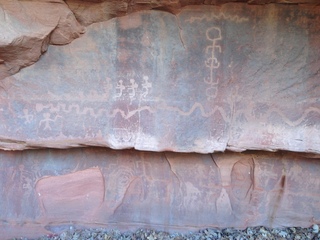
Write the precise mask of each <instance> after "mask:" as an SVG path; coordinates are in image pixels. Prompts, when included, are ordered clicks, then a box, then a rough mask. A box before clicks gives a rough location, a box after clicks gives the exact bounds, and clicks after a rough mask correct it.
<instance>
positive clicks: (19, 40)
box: [0, 0, 84, 80]
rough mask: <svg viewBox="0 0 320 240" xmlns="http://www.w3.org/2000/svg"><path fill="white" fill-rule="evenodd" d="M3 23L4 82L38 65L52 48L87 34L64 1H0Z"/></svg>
mask: <svg viewBox="0 0 320 240" xmlns="http://www.w3.org/2000/svg"><path fill="white" fill-rule="evenodd" d="M0 19H1V20H0V80H1V79H3V78H5V77H7V76H10V75H12V74H14V73H16V72H18V71H19V70H20V68H22V67H26V66H29V65H31V64H33V63H35V62H36V61H38V60H39V58H40V56H41V54H43V53H44V52H45V51H46V50H47V48H48V44H67V43H70V42H71V41H72V40H74V39H75V38H78V37H79V36H80V34H82V33H84V28H83V27H82V26H81V25H80V24H79V23H78V22H77V20H76V19H75V17H74V15H73V13H72V12H71V11H70V9H69V8H68V6H67V5H66V4H65V3H64V1H62V0H55V1H48V0H47V1H17V0H13V1H7V0H0Z"/></svg>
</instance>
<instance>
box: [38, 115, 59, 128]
mask: <svg viewBox="0 0 320 240" xmlns="http://www.w3.org/2000/svg"><path fill="white" fill-rule="evenodd" d="M50 116H51V114H50V113H44V114H43V117H44V119H42V120H41V121H40V123H39V126H41V125H42V124H44V128H43V130H47V129H48V130H52V128H51V126H50V122H55V121H56V120H57V119H58V118H61V116H60V115H57V116H55V118H54V119H52V118H50Z"/></svg>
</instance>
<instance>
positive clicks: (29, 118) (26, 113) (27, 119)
mask: <svg viewBox="0 0 320 240" xmlns="http://www.w3.org/2000/svg"><path fill="white" fill-rule="evenodd" d="M23 114H24V115H23V116H22V117H19V118H22V119H25V121H24V123H31V121H32V120H33V115H31V114H29V110H28V109H23Z"/></svg>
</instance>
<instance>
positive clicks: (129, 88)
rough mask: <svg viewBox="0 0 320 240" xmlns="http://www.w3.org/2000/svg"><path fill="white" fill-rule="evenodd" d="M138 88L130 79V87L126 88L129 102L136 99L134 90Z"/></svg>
mask: <svg viewBox="0 0 320 240" xmlns="http://www.w3.org/2000/svg"><path fill="white" fill-rule="evenodd" d="M137 88H138V84H137V83H136V81H135V80H134V79H133V78H131V79H130V85H129V86H128V92H129V97H130V102H131V101H132V100H134V99H136V90H137Z"/></svg>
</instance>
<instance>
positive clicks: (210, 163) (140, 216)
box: [0, 148, 320, 238]
mask: <svg viewBox="0 0 320 240" xmlns="http://www.w3.org/2000/svg"><path fill="white" fill-rule="evenodd" d="M319 158H320V156H317V155H301V154H294V153H287V152H279V153H268V152H245V153H231V152H226V153H214V154H205V155H204V154H193V153H190V154H186V153H184V154H182V153H172V152H166V153H154V152H139V151H135V150H124V151H115V150H110V149H105V148H81V149H80V148H79V149H68V150H49V149H46V150H27V151H22V152H6V151H0V191H1V192H0V234H1V235H2V236H3V237H5V238H10V237H19V236H27V237H37V236H40V235H43V234H52V233H58V232H59V231H62V230H65V227H68V226H73V225H77V226H84V227H99V226H102V227H107V228H118V229H130V230H133V229H136V228H140V227H148V228H155V229H158V230H166V231H182V232H183V231H190V230H196V229H200V228H206V227H218V228H225V227H235V228H246V227H247V226H259V225H263V226H267V227H282V226H301V227H309V226H310V225H312V224H315V223H317V224H319V223H320V202H319V199H320V191H319V190H320V177H319V174H318V173H319V172H320V161H319V160H320V159H319Z"/></svg>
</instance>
